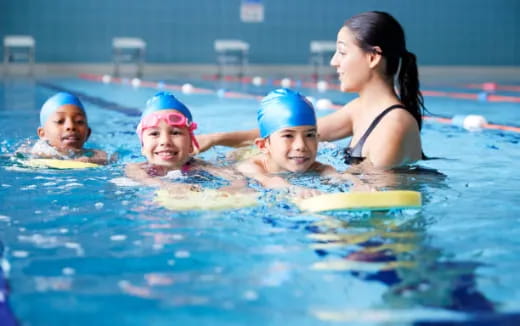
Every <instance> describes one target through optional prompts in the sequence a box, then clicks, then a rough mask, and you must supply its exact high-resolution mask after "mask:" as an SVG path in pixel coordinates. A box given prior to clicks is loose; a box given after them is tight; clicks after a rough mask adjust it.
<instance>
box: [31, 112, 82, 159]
mask: <svg viewBox="0 0 520 326" xmlns="http://www.w3.org/2000/svg"><path fill="white" fill-rule="evenodd" d="M38 136H39V137H40V138H41V139H44V140H46V141H47V142H48V143H49V144H50V145H51V146H52V147H54V148H56V149H57V150H58V151H59V152H61V153H64V154H66V153H68V152H69V151H78V150H81V149H82V148H83V144H85V142H86V141H87V139H88V137H89V136H90V128H89V127H88V123H87V117H86V116H85V113H84V112H83V111H82V110H81V109H80V108H78V107H77V106H75V105H73V104H66V105H63V106H61V107H59V108H58V109H57V110H56V111H54V112H53V113H52V114H51V115H50V116H49V118H48V119H47V121H46V122H45V125H44V126H43V127H40V128H38Z"/></svg>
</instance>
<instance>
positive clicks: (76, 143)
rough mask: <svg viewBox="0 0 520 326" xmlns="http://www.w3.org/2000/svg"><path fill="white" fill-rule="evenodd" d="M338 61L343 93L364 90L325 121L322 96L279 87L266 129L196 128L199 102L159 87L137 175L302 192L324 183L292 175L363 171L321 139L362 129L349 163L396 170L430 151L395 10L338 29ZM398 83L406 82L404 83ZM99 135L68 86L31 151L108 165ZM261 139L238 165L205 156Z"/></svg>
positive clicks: (144, 122)
mask: <svg viewBox="0 0 520 326" xmlns="http://www.w3.org/2000/svg"><path fill="white" fill-rule="evenodd" d="M331 65H332V66H333V67H335V68H336V70H337V73H338V75H339V81H340V88H341V90H342V91H343V92H355V93H357V94H358V95H359V96H358V97H357V98H355V99H354V100H352V101H351V102H349V103H347V104H346V105H345V106H344V107H343V108H342V109H340V110H338V111H336V112H334V113H332V114H330V115H327V116H325V117H323V118H320V119H316V115H315V112H314V108H313V106H312V104H311V103H310V102H309V101H308V100H307V99H306V98H305V97H304V96H302V95H301V94H300V93H298V92H295V91H293V90H290V89H276V90H273V91H272V92H270V93H269V94H267V96H266V97H264V98H263V100H262V101H261V103H260V106H259V109H258V114H257V121H258V129H254V130H248V131H235V132H225V133H214V134H206V135H197V136H195V135H194V133H193V131H194V130H195V129H196V128H197V124H196V123H195V122H194V121H193V117H192V114H191V112H190V110H189V109H188V108H187V107H186V105H184V104H183V103H181V102H180V101H179V100H178V99H177V98H175V96H174V95H172V94H171V93H167V92H159V93H157V94H156V95H154V96H153V97H152V98H151V99H149V100H148V102H147V104H146V108H145V110H144V111H143V113H142V116H141V120H140V122H139V125H138V127H137V135H138V137H139V140H140V142H141V152H142V154H143V155H144V156H145V157H146V160H147V161H146V162H145V163H131V164H128V165H127V167H126V173H127V175H128V176H129V177H131V178H133V179H135V180H138V181H140V182H142V183H145V184H148V185H157V186H167V187H173V188H174V189H175V190H193V188H194V187H197V186H195V185H189V184H171V183H167V182H165V181H164V179H163V178H160V177H161V176H165V175H167V174H168V172H170V171H174V170H180V171H190V170H198V169H202V170H209V172H211V173H214V174H216V175H217V176H221V177H224V178H226V179H228V180H230V181H231V185H230V186H229V187H230V188H233V187H235V186H237V187H241V186H242V185H244V184H243V181H242V180H243V176H246V177H250V178H253V179H256V180H257V181H258V182H260V183H261V184H262V185H263V186H265V187H268V188H290V189H293V190H295V192H296V194H297V195H299V196H302V197H308V196H312V195H314V194H316V193H317V191H315V190H312V189H306V188H303V187H294V186H292V185H290V184H289V183H288V181H287V180H286V179H285V178H283V173H285V172H293V173H304V172H316V173H318V174H320V175H323V176H328V177H330V178H331V179H335V180H350V181H351V182H353V183H354V184H356V182H357V179H356V178H354V177H353V176H352V175H351V174H349V173H338V172H337V171H336V170H335V169H334V168H333V167H332V166H329V165H325V164H321V163H319V162H317V161H316V154H317V146H318V140H321V141H333V140H338V139H341V138H345V137H348V136H352V138H351V142H350V144H351V145H349V146H348V147H347V148H346V149H345V152H344V155H345V156H344V158H345V163H347V164H350V165H358V166H360V167H363V168H367V169H371V168H376V169H390V168H395V167H400V166H404V165H407V164H410V163H413V162H415V161H417V160H419V159H421V157H422V148H421V140H420V129H421V115H422V109H423V100H422V95H421V93H420V91H419V81H418V72H417V64H416V61H415V56H414V55H413V54H412V53H410V52H409V51H408V50H407V48H406V43H405V35H404V31H403V29H402V27H401V26H400V24H399V23H398V22H397V21H396V19H395V18H393V17H392V16H391V15H389V14H388V13H384V12H376V11H372V12H365V13H361V14H359V15H356V16H354V17H352V18H350V19H348V20H347V21H346V22H345V24H344V26H342V27H341V29H340V30H339V32H338V35H337V48H336V52H335V53H334V56H333V57H332V59H331ZM396 83H397V85H396ZM89 135H90V128H89V126H88V121H87V114H86V112H85V109H84V107H83V105H82V104H81V102H80V100H79V99H78V98H77V97H75V96H74V95H72V94H68V93H58V94H56V95H54V96H52V97H51V98H49V99H48V100H47V101H46V102H45V104H44V105H43V106H42V108H41V112H40V127H39V128H38V136H39V138H40V140H39V141H38V142H37V143H36V144H35V146H34V147H33V148H32V149H31V154H33V155H34V156H38V157H47V158H61V159H74V160H79V161H84V162H92V163H98V164H106V163H107V162H108V161H109V158H108V157H107V154H106V153H105V152H103V151H100V150H87V149H85V148H84V147H83V145H84V143H85V142H86V141H87V139H88V137H89ZM252 142H254V143H255V144H256V146H257V147H258V149H259V150H260V154H258V155H256V156H253V157H251V158H249V159H246V160H244V161H242V162H239V163H238V164H237V165H236V169H235V170H230V169H227V170H226V169H221V168H218V169H217V168H215V167H213V166H212V165H211V164H209V163H207V162H204V161H202V160H199V159H195V158H194V155H195V154H196V153H199V152H202V151H205V150H207V149H209V148H210V147H212V146H215V145H223V146H233V147H237V146H241V145H245V144H251V143H252Z"/></svg>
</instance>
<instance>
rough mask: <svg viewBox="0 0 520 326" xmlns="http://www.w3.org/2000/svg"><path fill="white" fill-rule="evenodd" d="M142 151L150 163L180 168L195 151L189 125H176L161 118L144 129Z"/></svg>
mask: <svg viewBox="0 0 520 326" xmlns="http://www.w3.org/2000/svg"><path fill="white" fill-rule="evenodd" d="M142 142H143V144H142V148H141V152H142V154H143V155H144V156H145V157H146V160H147V161H148V163H150V164H154V165H160V166H164V167H167V168H170V169H180V168H181V167H182V165H183V164H184V163H186V162H187V161H188V160H189V158H190V154H191V153H192V152H193V145H192V142H191V135H190V132H189V130H188V128H187V127H174V126H170V125H169V124H167V123H166V122H165V121H163V120H161V121H160V122H159V124H158V125H157V126H156V127H151V128H147V129H145V130H144V131H143V138H142Z"/></svg>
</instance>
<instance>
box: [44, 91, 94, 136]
mask: <svg viewBox="0 0 520 326" xmlns="http://www.w3.org/2000/svg"><path fill="white" fill-rule="evenodd" d="M67 104H72V105H75V106H77V107H78V108H80V109H81V111H83V113H85V116H86V115H87V113H86V112H85V108H83V104H81V102H80V100H79V98H77V97H76V96H74V95H72V94H69V93H65V92H60V93H57V94H55V95H53V96H51V97H49V98H48V99H47V101H45V103H43V105H42V108H41V110H40V126H41V127H43V125H45V122H47V119H49V116H50V115H51V114H52V113H54V111H56V110H57V109H59V108H60V107H62V106H64V105H67Z"/></svg>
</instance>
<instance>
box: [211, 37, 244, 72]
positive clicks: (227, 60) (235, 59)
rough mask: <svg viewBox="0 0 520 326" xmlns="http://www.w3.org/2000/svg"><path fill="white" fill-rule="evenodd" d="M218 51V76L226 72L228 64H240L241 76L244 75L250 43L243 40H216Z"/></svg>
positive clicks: (216, 50)
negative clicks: (225, 68)
mask: <svg viewBox="0 0 520 326" xmlns="http://www.w3.org/2000/svg"><path fill="white" fill-rule="evenodd" d="M214 45H215V52H216V53H217V69H218V71H217V77H218V78H221V77H222V76H223V74H224V67H225V66H227V65H231V66H238V76H239V78H242V77H244V75H245V71H246V67H247V63H248V54H249V43H247V42H244V41H241V40H215V44H214Z"/></svg>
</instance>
